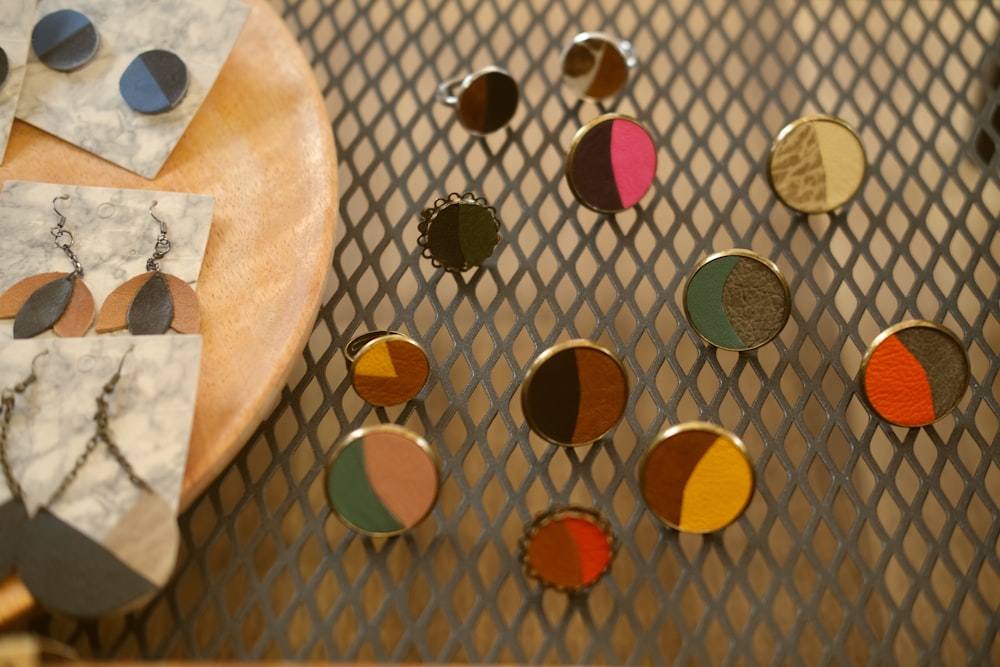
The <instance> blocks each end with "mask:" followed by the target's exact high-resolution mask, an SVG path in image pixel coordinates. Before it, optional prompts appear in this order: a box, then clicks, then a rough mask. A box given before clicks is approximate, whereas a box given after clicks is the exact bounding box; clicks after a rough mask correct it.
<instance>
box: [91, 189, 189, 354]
mask: <svg viewBox="0 0 1000 667" xmlns="http://www.w3.org/2000/svg"><path fill="white" fill-rule="evenodd" d="M156 204H157V202H156V201H154V202H153V204H152V205H151V206H150V207H149V215H150V216H151V217H152V218H153V220H154V221H155V222H156V223H157V224H158V225H159V226H160V233H159V235H158V236H157V237H156V243H155V245H154V246H153V254H152V255H151V256H150V258H149V259H148V260H147V261H146V273H143V274H141V275H138V276H136V277H135V278H132V279H131V280H128V281H127V282H125V283H124V284H122V285H120V286H119V287H118V288H117V289H116V290H115V291H114V292H112V293H111V294H110V295H108V298H107V299H105V300H104V305H103V306H101V312H100V314H99V315H98V316H97V333H110V332H112V331H120V330H122V329H125V328H127V329H128V331H129V333H131V334H132V335H135V336H141V335H157V334H162V333H166V331H167V329H173V330H174V331H176V332H177V333H182V334H189V333H198V329H199V327H200V325H201V314H200V312H199V309H198V297H197V295H196V294H195V292H194V290H193V289H191V286H190V285H188V284H187V283H186V282H184V281H183V280H181V279H180V278H178V277H177V276H174V275H171V274H169V273H163V272H162V271H160V260H161V259H163V258H164V257H166V256H167V253H169V252H170V248H171V244H170V239H169V238H167V231H168V229H167V223H166V222H164V221H163V220H161V219H160V218H158V217H157V216H156V214H155V213H153V209H154V208H156Z"/></svg>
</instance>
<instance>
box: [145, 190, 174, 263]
mask: <svg viewBox="0 0 1000 667" xmlns="http://www.w3.org/2000/svg"><path fill="white" fill-rule="evenodd" d="M159 203H160V202H158V201H156V200H155V199H154V200H153V203H152V204H150V205H149V215H150V217H151V218H153V220H155V221H156V222H157V224H159V225H160V235H159V236H157V237H156V244H155V245H154V246H153V255H152V256H151V257H150V258H149V259H148V260H147V261H146V270H147V271H159V270H160V260H161V259H163V258H164V257H166V256H167V253H168V252H170V239H168V238H167V231H168V229H167V223H166V222H165V221H164V220H162V219H160V218H159V217H157V215H156V214H155V213H153V209H154V208H156V205H157V204H159Z"/></svg>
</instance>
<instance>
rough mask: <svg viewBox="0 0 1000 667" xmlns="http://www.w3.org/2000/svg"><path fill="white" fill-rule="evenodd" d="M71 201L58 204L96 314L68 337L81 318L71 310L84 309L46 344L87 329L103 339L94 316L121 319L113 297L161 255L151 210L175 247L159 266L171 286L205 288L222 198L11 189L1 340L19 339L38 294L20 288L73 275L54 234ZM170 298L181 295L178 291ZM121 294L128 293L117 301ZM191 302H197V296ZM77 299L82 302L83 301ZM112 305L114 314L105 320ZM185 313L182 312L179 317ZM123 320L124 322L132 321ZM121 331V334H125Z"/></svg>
mask: <svg viewBox="0 0 1000 667" xmlns="http://www.w3.org/2000/svg"><path fill="white" fill-rule="evenodd" d="M63 195H67V198H66V199H58V200H56V202H55V204H56V207H57V208H58V210H59V211H60V212H61V213H62V214H63V215H64V216H65V217H66V223H65V226H64V230H65V231H66V232H68V233H69V234H72V240H73V245H72V248H71V250H72V251H73V253H74V254H75V255H76V257H77V258H78V260H79V262H80V265H81V266H82V267H83V270H84V275H83V278H82V283H83V285H84V286H85V287H86V288H87V289H88V290H89V292H90V294H91V295H92V298H93V306H92V307H91V310H90V311H88V313H87V314H84V315H81V316H80V317H78V318H76V319H77V320H79V322H80V326H79V327H76V328H75V329H74V330H73V331H70V332H67V331H63V330H61V329H60V327H61V326H62V325H63V323H64V321H66V320H69V319H73V317H74V316H73V315H72V313H71V307H72V306H73V305H74V304H75V303H76V302H75V301H70V305H68V306H66V309H65V314H64V315H62V316H61V318H60V319H59V322H58V323H57V324H56V325H55V326H54V327H53V329H54V331H55V333H53V331H45V332H44V333H41V334H39V335H40V336H42V337H52V336H54V335H56V334H59V335H63V336H75V335H81V333H82V332H80V330H81V329H82V330H83V331H85V332H86V335H88V336H95V335H97V330H96V328H95V327H92V326H89V323H90V322H91V321H92V318H90V317H89V314H90V313H99V314H98V315H97V319H98V321H99V322H101V323H106V322H108V321H110V320H112V319H114V315H115V313H114V312H111V310H114V309H113V308H111V306H112V304H111V303H110V302H109V301H108V296H109V295H111V294H112V292H115V290H117V289H118V288H119V287H121V286H122V285H123V284H125V283H126V282H127V281H129V280H133V279H136V278H137V277H138V276H142V275H143V274H145V273H146V260H148V259H149V258H150V257H151V255H152V254H153V252H154V248H155V245H156V241H157V237H158V235H159V233H160V226H159V223H158V222H157V221H156V220H154V218H153V216H152V215H150V210H149V209H150V207H151V206H152V205H153V202H154V201H155V202H156V206H155V208H154V209H153V213H154V214H155V215H156V217H157V218H159V219H160V220H162V221H163V222H164V223H166V229H167V238H168V239H169V241H170V246H171V247H170V252H169V253H167V254H166V256H164V257H163V258H162V259H161V260H159V264H160V268H161V270H162V272H163V273H164V274H168V275H167V278H168V281H169V282H171V283H173V282H174V281H175V280H176V282H178V283H181V284H182V285H189V286H191V287H196V286H197V281H198V275H199V273H200V272H201V265H202V260H203V259H204V256H205V246H206V244H207V243H208V234H209V229H210V227H211V224H212V213H213V210H214V209H215V198H214V197H212V196H209V195H196V194H186V193H177V192H154V191H147V190H128V189H120V188H92V187H83V186H75V185H60V184H54V183H33V182H28V181H7V182H6V183H5V184H4V188H3V191H2V192H0V238H2V239H3V243H2V244H0V317H2V318H6V319H0V340H4V339H10V338H14V323H15V321H16V320H15V319H13V318H14V316H15V314H17V312H18V311H19V309H20V308H21V306H22V305H23V304H24V302H25V299H26V298H27V296H26V293H27V292H28V291H30V289H33V288H26V289H23V290H22V289H21V287H20V286H21V285H24V284H25V283H22V282H21V281H22V280H24V279H27V278H30V277H33V276H39V275H43V276H44V274H49V273H69V272H71V271H72V270H73V265H72V263H71V261H70V260H69V258H68V257H67V256H66V255H65V253H64V252H63V251H62V250H61V249H60V248H58V247H56V245H55V244H54V243H53V236H52V234H51V232H52V229H53V227H55V225H56V224H57V223H58V222H59V216H58V215H57V214H56V212H55V210H53V200H54V199H55V198H56V197H62V196H63ZM65 238H69V237H68V236H67V237H65ZM56 277H58V276H56ZM43 282H44V281H43ZM76 282H80V280H77V281H76ZM73 289H74V290H76V289H77V287H74V288H73ZM170 291H171V292H172V293H173V292H174V291H175V286H174V285H173V284H171V285H170ZM20 292H25V294H20ZM120 293H121V290H119V291H118V292H116V295H118V294H120ZM191 296H192V297H193V296H194V293H193V292H192V293H191ZM73 298H74V299H75V298H76V295H75V294H74V296H73ZM106 303H108V305H109V308H111V310H109V311H108V312H102V311H101V309H102V306H104V305H105V304H106ZM194 303H195V305H194V308H195V311H194V314H195V316H197V315H198V310H197V302H196V301H195V302H194ZM178 308H179V304H178V305H177V307H175V311H178ZM118 310H123V309H118ZM119 319H124V315H122V317H120V318H119ZM175 319H176V318H175ZM119 324H123V323H119ZM116 326H117V325H116ZM120 328H121V327H120V326H117V329H120ZM173 328H174V329H177V327H173ZM105 329H106V330H108V331H112V330H116V329H115V328H107V327H105V328H104V329H102V331H103V330H105ZM195 330H196V329H195ZM183 332H189V331H187V330H185V331H183ZM19 337H21V336H19Z"/></svg>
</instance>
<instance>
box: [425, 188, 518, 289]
mask: <svg viewBox="0 0 1000 667" xmlns="http://www.w3.org/2000/svg"><path fill="white" fill-rule="evenodd" d="M417 228H418V229H419V230H420V236H419V238H418V239H417V243H419V244H420V245H421V247H423V249H424V250H423V255H424V257H427V258H428V259H430V260H431V263H432V264H434V266H438V267H441V268H443V269H444V270H446V271H451V272H452V273H460V272H462V271H468V270H469V269H473V268H476V267H477V266H480V265H482V264H483V262H485V261H486V260H487V259H489V258H490V256H492V255H493V251H494V250H496V247H497V245H499V243H500V221H499V220H498V219H497V211H496V209H495V208H493V207H492V206H490V205H489V203H488V202H487V201H486V199H484V198H483V197H477V196H476V195H474V194H472V193H471V192H466V193H465V194H461V195H460V194H458V193H456V192H453V193H451V194H450V195H448V196H447V197H444V198H440V199H437V200H435V202H434V205H433V206H432V207H431V208H427V209H424V211H423V212H422V213H421V215H420V223H419V224H418V225H417Z"/></svg>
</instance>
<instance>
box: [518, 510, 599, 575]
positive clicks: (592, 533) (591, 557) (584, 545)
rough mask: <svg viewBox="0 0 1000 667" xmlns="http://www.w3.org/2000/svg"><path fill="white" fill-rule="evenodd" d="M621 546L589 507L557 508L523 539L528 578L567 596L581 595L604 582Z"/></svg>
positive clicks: (535, 522)
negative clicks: (601, 580)
mask: <svg viewBox="0 0 1000 667" xmlns="http://www.w3.org/2000/svg"><path fill="white" fill-rule="evenodd" d="M617 548H618V544H617V541H616V540H615V536H614V533H613V532H612V530H611V524H610V523H608V520H607V519H606V518H605V517H604V516H603V515H602V514H600V513H599V512H597V511H595V510H592V509H588V508H585V507H565V508H555V509H551V510H549V511H547V512H543V513H542V514H539V515H538V516H536V517H535V518H534V520H532V522H531V523H530V524H528V526H527V527H526V528H525V531H524V537H522V538H521V564H522V565H523V566H524V571H525V574H527V576H529V577H531V578H533V579H536V580H538V581H539V582H541V583H542V584H543V585H544V586H546V587H549V588H554V589H556V590H559V591H562V592H564V593H581V592H583V591H585V590H587V589H589V588H590V587H591V586H593V585H594V584H596V583H597V582H598V581H600V579H601V577H603V576H604V575H605V574H606V573H607V572H608V570H609V569H610V568H611V563H612V561H613V560H614V556H615V552H616V551H617Z"/></svg>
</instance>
